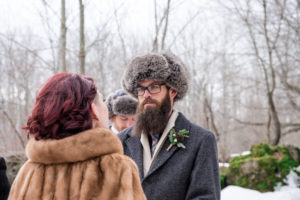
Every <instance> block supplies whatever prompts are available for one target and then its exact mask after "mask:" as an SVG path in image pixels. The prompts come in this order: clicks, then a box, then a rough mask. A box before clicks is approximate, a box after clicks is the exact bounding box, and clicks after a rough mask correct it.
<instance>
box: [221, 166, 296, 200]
mask: <svg viewBox="0 0 300 200" xmlns="http://www.w3.org/2000/svg"><path fill="white" fill-rule="evenodd" d="M296 170H297V171H300V166H299V167H298V168H297V169H296ZM286 183H287V184H288V185H287V186H278V187H277V188H276V189H275V191H274V192H266V193H261V192H259V191H256V190H250V189H246V188H241V187H238V186H227V187H226V188H224V189H223V190H222V192H221V200H300V177H298V176H297V174H296V173H295V172H294V171H291V172H290V174H289V175H288V176H287V179H286Z"/></svg>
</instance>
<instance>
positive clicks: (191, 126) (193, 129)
mask: <svg viewBox="0 0 300 200" xmlns="http://www.w3.org/2000/svg"><path fill="white" fill-rule="evenodd" d="M176 125H179V126H182V127H186V128H185V129H187V130H188V131H189V132H190V134H201V135H202V136H207V135H212V136H214V134H213V133H212V132H211V131H210V130H207V129H205V128H203V127H201V126H199V125H197V124H195V123H192V122H191V121H190V120H188V119H187V118H186V117H185V116H184V115H183V114H182V113H179V115H178V118H177V120H176V124H175V126H176Z"/></svg>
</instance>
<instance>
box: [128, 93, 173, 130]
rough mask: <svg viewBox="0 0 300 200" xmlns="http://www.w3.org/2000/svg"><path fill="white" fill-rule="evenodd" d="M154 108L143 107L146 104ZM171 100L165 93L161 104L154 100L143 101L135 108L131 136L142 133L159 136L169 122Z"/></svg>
mask: <svg viewBox="0 0 300 200" xmlns="http://www.w3.org/2000/svg"><path fill="white" fill-rule="evenodd" d="M148 102H149V103H153V104H155V105H156V106H155V107H152V106H149V107H146V108H145V107H144V105H145V104H146V103H148ZM170 110H171V100H170V97H169V94H168V93H167V94H166V96H165V98H164V99H163V100H162V102H161V103H159V102H158V101H156V100H154V99H145V100H144V101H143V102H142V103H140V105H139V106H138V108H137V115H136V119H137V120H136V122H135V125H134V127H133V131H132V132H133V135H135V136H140V135H141V133H142V132H144V133H146V134H147V135H149V134H152V135H153V134H160V133H162V132H163V131H164V129H165V127H166V126H167V124H168V121H169V113H170Z"/></svg>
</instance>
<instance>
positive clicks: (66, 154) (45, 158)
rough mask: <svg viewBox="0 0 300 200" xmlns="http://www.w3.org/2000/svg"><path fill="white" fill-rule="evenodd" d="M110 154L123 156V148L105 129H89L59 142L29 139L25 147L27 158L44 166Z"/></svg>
mask: <svg viewBox="0 0 300 200" xmlns="http://www.w3.org/2000/svg"><path fill="white" fill-rule="evenodd" d="M111 153H121V154H123V148H122V144H121V142H120V140H119V138H118V137H117V135H116V134H114V133H113V132H111V131H110V130H109V129H105V128H95V129H90V130H87V131H84V132H81V133H79V134H76V135H73V136H70V137H67V138H64V139H60V140H53V139H48V140H38V141H37V140H35V139H34V138H31V139H30V140H29V142H28V144H27V146H26V154H27V156H28V158H29V159H30V160H31V161H33V162H39V163H44V164H54V163H68V162H78V161H83V160H87V159H90V158H93V157H97V156H102V155H106V154H111Z"/></svg>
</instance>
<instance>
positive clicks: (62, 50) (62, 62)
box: [58, 0, 67, 72]
mask: <svg viewBox="0 0 300 200" xmlns="http://www.w3.org/2000/svg"><path fill="white" fill-rule="evenodd" d="M66 48H67V26H66V2H65V0H61V19H60V38H59V65H58V66H59V68H60V69H61V71H62V72H66V71H67V65H66Z"/></svg>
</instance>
